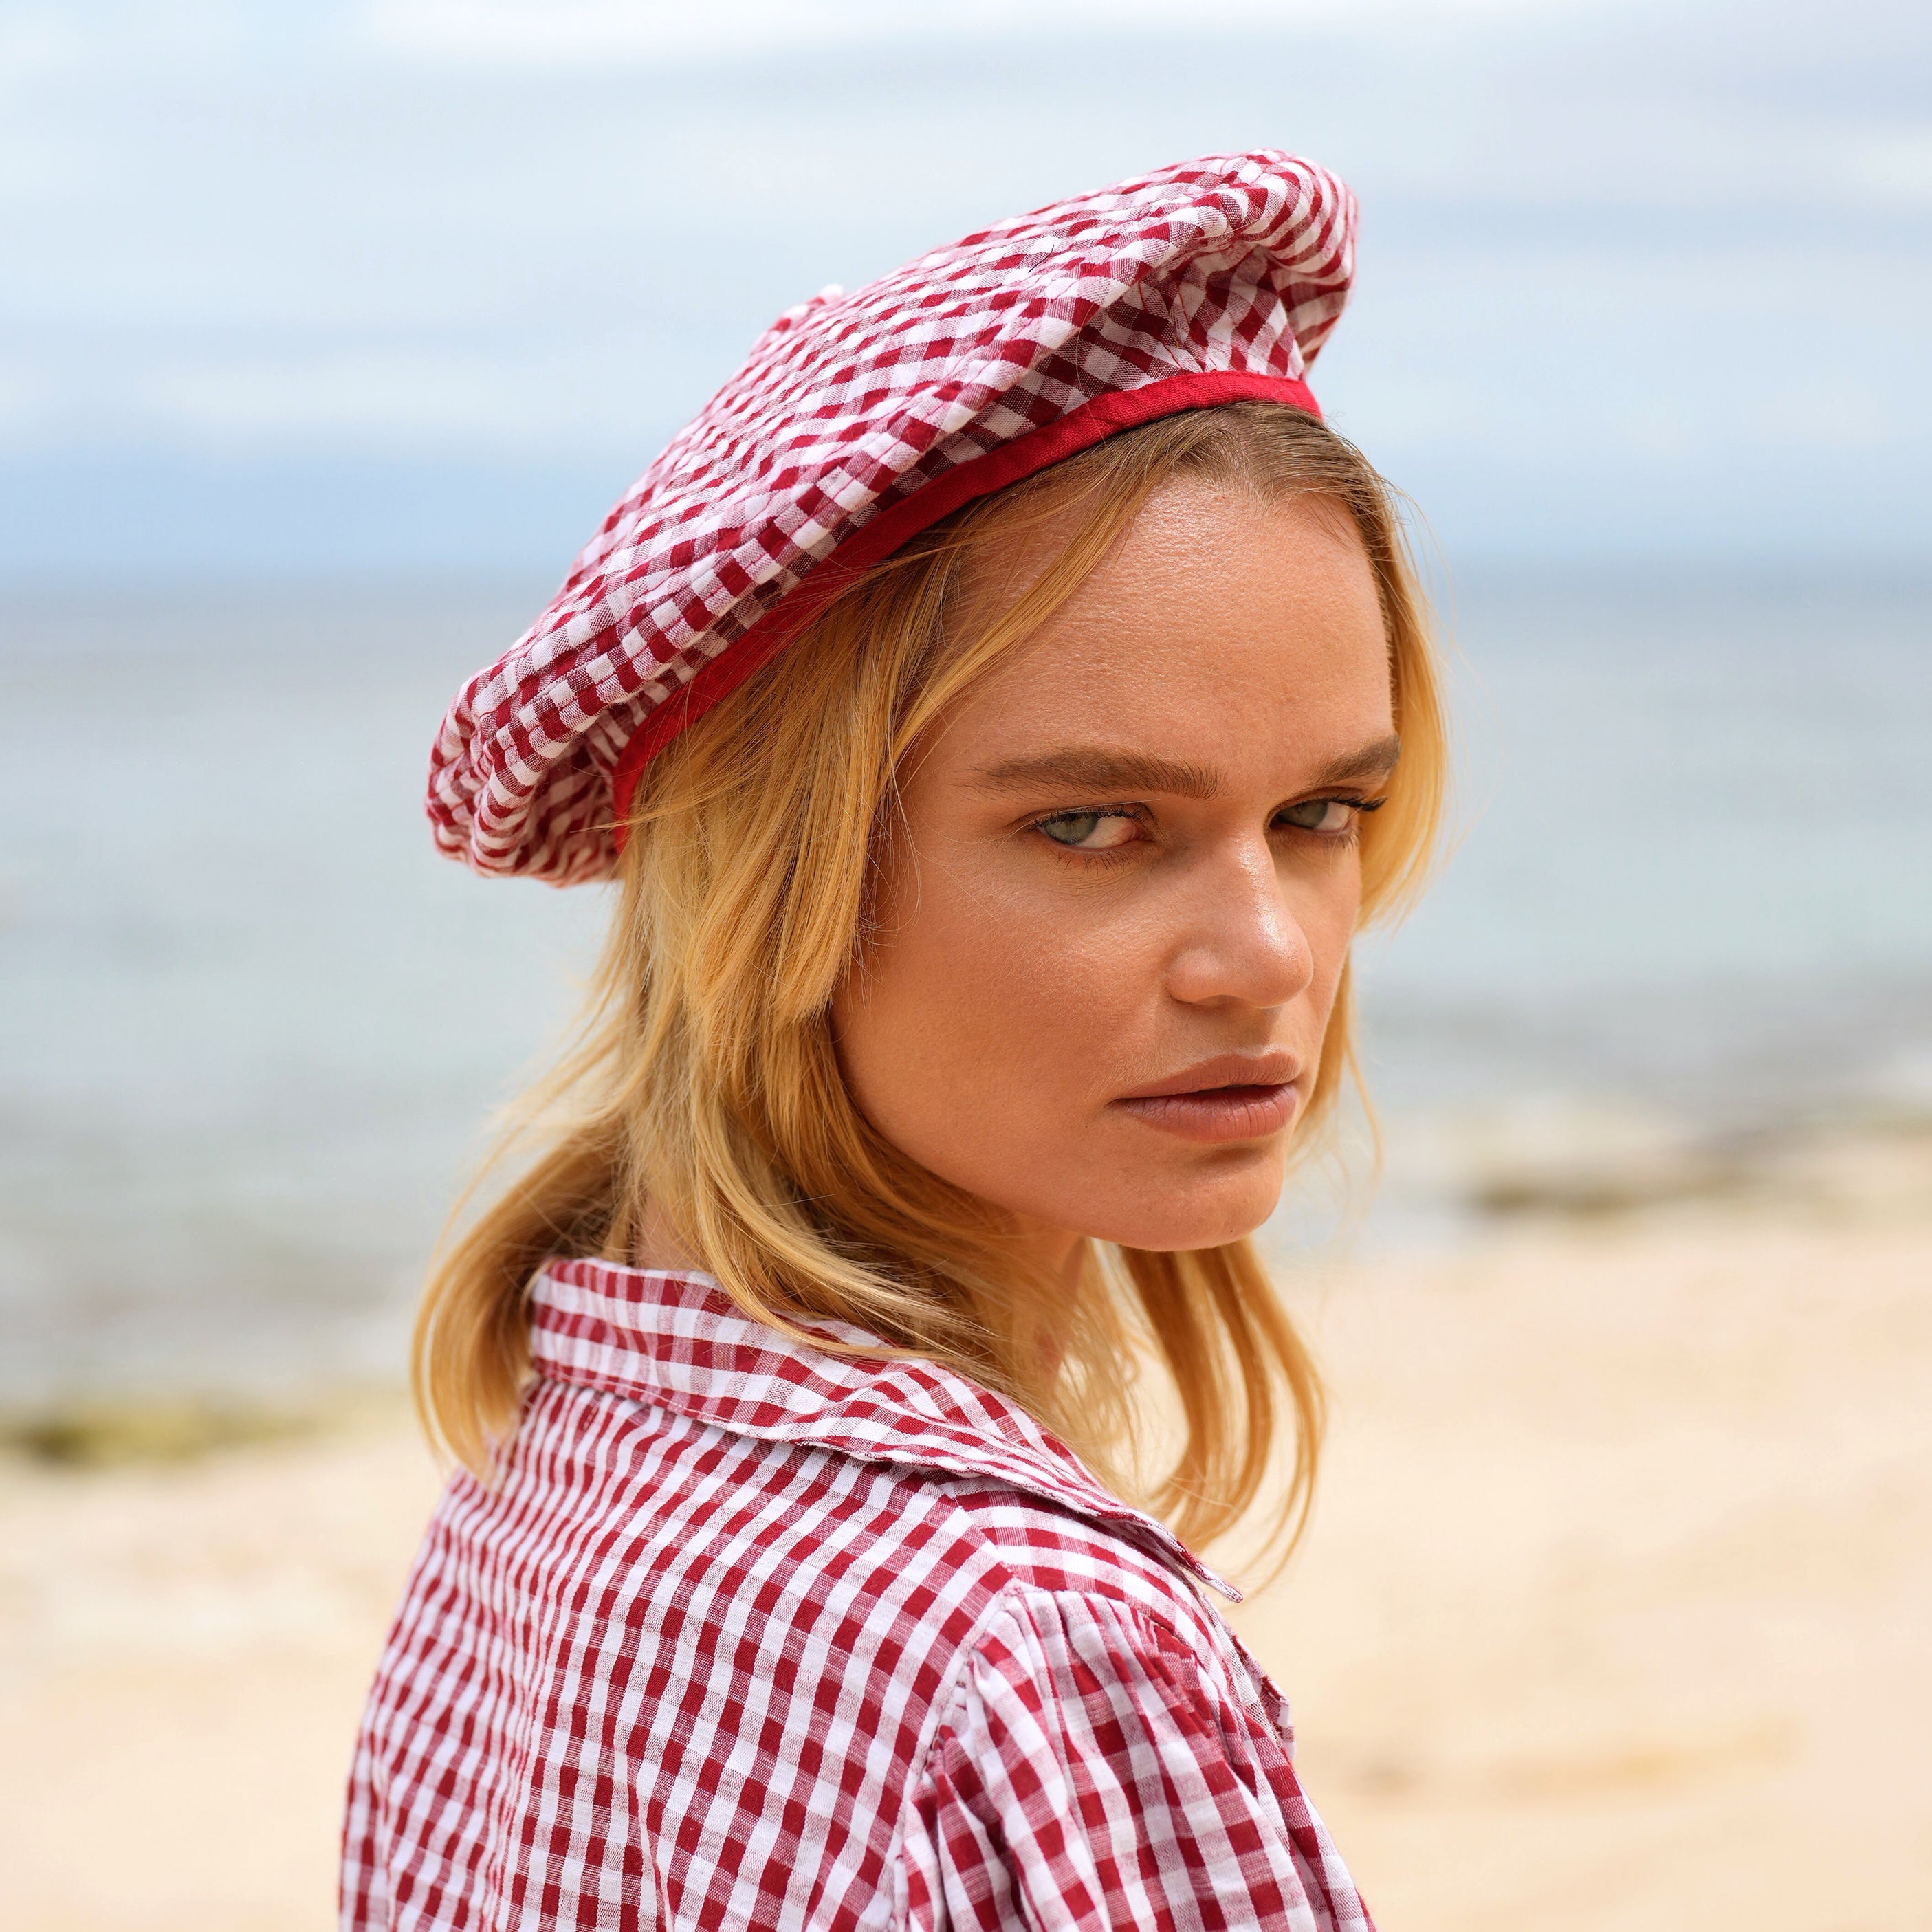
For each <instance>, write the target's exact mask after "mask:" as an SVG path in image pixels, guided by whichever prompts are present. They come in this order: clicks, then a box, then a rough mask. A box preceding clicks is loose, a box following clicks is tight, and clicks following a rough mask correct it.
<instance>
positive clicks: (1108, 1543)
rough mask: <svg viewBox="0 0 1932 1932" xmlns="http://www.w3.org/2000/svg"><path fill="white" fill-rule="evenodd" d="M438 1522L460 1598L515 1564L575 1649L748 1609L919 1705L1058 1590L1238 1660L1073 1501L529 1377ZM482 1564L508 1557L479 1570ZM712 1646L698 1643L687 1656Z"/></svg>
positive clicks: (1129, 1540) (723, 1620)
mask: <svg viewBox="0 0 1932 1932" xmlns="http://www.w3.org/2000/svg"><path fill="white" fill-rule="evenodd" d="M438 1532H439V1536H438V1540H440V1541H442V1542H443V1544H445V1546H446V1549H447V1550H448V1552H449V1556H450V1557H451V1558H452V1559H454V1562H453V1565H452V1567H453V1568H456V1569H458V1570H461V1571H467V1572H469V1574H472V1576H473V1577H474V1578H475V1582H476V1583H477V1585H478V1586H479V1587H478V1590H477V1592H476V1593H475V1601H477V1602H478V1606H479V1607H481V1604H483V1603H484V1601H503V1598H502V1594H501V1589H500V1584H501V1583H511V1582H513V1583H514V1589H515V1592H516V1594H517V1597H518V1598H520V1599H523V1600H524V1601H530V1600H532V1599H534V1600H535V1601H538V1602H546V1603H547V1604H549V1605H550V1606H552V1607H553V1610H554V1613H556V1614H559V1615H560V1616H562V1617H563V1618H565V1619H568V1620H569V1621H570V1622H572V1623H574V1624H575V1625H577V1630H578V1635H579V1640H580V1643H579V1647H578V1651H577V1654H578V1655H579V1656H580V1658H583V1659H584V1661H586V1662H588V1661H589V1653H590V1652H593V1651H595V1649H598V1648H601V1647H606V1646H622V1647H623V1648H625V1649H627V1650H629V1649H634V1648H635V1646H636V1645H637V1640H638V1639H639V1637H640V1636H648V1635H653V1634H663V1633H664V1626H665V1624H666V1621H667V1619H675V1620H676V1624H677V1626H678V1628H679V1631H681V1632H683V1633H687V1634H688V1633H689V1632H690V1631H692V1630H694V1629H707V1630H709V1631H712V1632H714V1633H715V1634H718V1636H720V1637H721V1636H722V1635H723V1634H724V1633H725V1632H726V1631H743V1630H745V1629H748V1628H753V1627H754V1624H755V1627H756V1628H757V1629H759V1630H760V1631H764V1632H766V1633H767V1634H768V1635H767V1640H766V1646H765V1647H766V1648H768V1649H772V1650H773V1651H775V1652H778V1653H780V1654H782V1655H787V1656H788V1657H789V1658H790V1660H791V1661H793V1662H794V1663H796V1664H797V1665H798V1666H799V1667H800V1668H809V1667H813V1665H814V1662H815V1661H816V1660H817V1652H818V1649H819V1647H820V1646H821V1645H823V1644H827V1643H834V1642H835V1643H836V1644H837V1645H838V1647H839V1648H840V1649H841V1650H843V1651H844V1652H845V1653H846V1654H847V1656H849V1657H850V1658H853V1659H854V1660H855V1661H856V1659H858V1658H864V1659H865V1661H866V1663H867V1664H868V1667H869V1668H870V1669H871V1670H872V1671H873V1672H874V1673H878V1674H879V1675H880V1676H883V1678H885V1679H888V1680H889V1681H890V1682H891V1684H892V1691H893V1694H895V1696H897V1697H900V1698H901V1699H904V1698H910V1699H911V1700H913V1702H914V1703H927V1702H928V1701H929V1700H938V1699H939V1698H941V1697H944V1695H946V1694H947V1687H948V1685H949V1684H950V1681H951V1680H952V1679H953V1678H954V1677H955V1676H956V1673H957V1670H958V1668H959V1662H960V1660H961V1659H962V1658H963V1657H964V1655H965V1654H966V1653H967V1652H969V1651H971V1649H973V1648H974V1646H976V1645H977V1644H978V1643H980V1641H981V1640H982V1638H983V1637H984V1636H985V1635H986V1633H987V1632H988V1631H990V1630H992V1629H993V1628H994V1627H995V1626H996V1625H998V1623H999V1622H1000V1621H1001V1619H1002V1618H1003V1617H1005V1616H1009V1615H1010V1613H1011V1607H1012V1606H1013V1605H1014V1604H1020V1603H1025V1602H1029V1601H1036V1600H1038V1601H1049V1600H1056V1599H1065V1600H1068V1601H1083V1600H1084V1601H1088V1602H1090V1603H1091V1604H1093V1605H1094V1607H1095V1613H1096V1614H1098V1613H1099V1610H1100V1607H1102V1606H1111V1607H1112V1625H1111V1627H1112V1628H1114V1629H1115V1630H1116V1631H1121V1632H1125V1631H1129V1630H1135V1631H1145V1632H1149V1633H1152V1632H1154V1631H1160V1632H1162V1633H1164V1635H1163V1637H1162V1639H1161V1641H1162V1642H1163V1643H1169V1644H1178V1645H1179V1646H1182V1647H1183V1648H1184V1649H1186V1650H1187V1652H1189V1653H1190V1655H1193V1656H1194V1657H1195V1658H1196V1659H1197V1660H1198V1661H1199V1665H1200V1667H1202V1668H1203V1669H1207V1670H1213V1671H1215V1672H1217V1673H1224V1674H1225V1673H1226V1672H1228V1671H1229V1670H1230V1669H1231V1668H1238V1664H1237V1661H1236V1653H1235V1651H1234V1649H1233V1646H1232V1638H1231V1637H1230V1636H1229V1634H1228V1632H1227V1629H1226V1625H1224V1624H1223V1622H1221V1620H1220V1618H1219V1617H1218V1616H1217V1615H1215V1613H1214V1612H1213V1611H1212V1610H1210V1609H1209V1608H1208V1606H1207V1605H1206V1604H1205V1603H1203V1602H1202V1600H1201V1598H1200V1597H1199V1595H1198V1594H1197V1592H1196V1586H1194V1584H1193V1582H1192V1581H1191V1580H1190V1579H1189V1578H1188V1577H1187V1576H1185V1575H1184V1574H1182V1573H1181V1571H1180V1570H1179V1569H1178V1568H1177V1567H1176V1566H1175V1564H1174V1562H1172V1560H1171V1559H1169V1558H1168V1557H1167V1556H1166V1555H1164V1554H1163V1553H1161V1552H1160V1551H1159V1550H1156V1549H1154V1548H1153V1547H1149V1546H1148V1545H1147V1544H1143V1543H1142V1542H1141V1541H1137V1540H1136V1538H1134V1537H1133V1535H1130V1534H1125V1533H1123V1532H1121V1529H1118V1528H1117V1527H1116V1526H1112V1525H1110V1524H1109V1523H1104V1522H1100V1521H1097V1520H1094V1518H1092V1517H1090V1516H1088V1515H1086V1514H1082V1513H1081V1512H1080V1511H1078V1510H1077V1509H1075V1508H1070V1507H1067V1506H1065V1505H1062V1504H1061V1503H1059V1502H1056V1501H1055V1500H1053V1499H1050V1498H1047V1497H1043V1496H1040V1495H1038V1494H1036V1493H1031V1492H1030V1491H1028V1490H1026V1489H1025V1488H1023V1487H1019V1486H1018V1485H1016V1484H1013V1483H1010V1482H1007V1481H1002V1480H1001V1479H1000V1478H998V1477H995V1476H989V1475H983V1474H968V1473H962V1472H957V1471H950V1470H947V1469H941V1468H932V1467H926V1466H918V1465H912V1466H907V1465H902V1464H898V1463H892V1462H889V1461H886V1460H880V1459H875V1458H868V1457H862V1456H856V1455H853V1454H849V1453H847V1452H845V1451H841V1450H839V1449H836V1448H824V1447H820V1446H814V1445H809V1444H802V1443H799V1442H788V1441H787V1442H772V1441H769V1440H763V1439H759V1438H757V1437H755V1436H749V1435H746V1434H743V1433H736V1432H734V1431H732V1430H728V1429H725V1428H723V1427H719V1426H718V1425H716V1424H710V1423H706V1422H702V1421H693V1420H691V1419H690V1418H685V1417H682V1416H680V1415H677V1414H676V1413H674V1412H670V1411H667V1410H665V1409H661V1408H657V1407H654V1406H651V1405H649V1404H647V1403H640V1402H637V1401H634V1400H629V1399H628V1398H625V1397H619V1396H616V1395H613V1394H610V1393H609V1392H607V1391H598V1390H595V1389H590V1388H583V1387H574V1386H570V1385H563V1384H556V1383H550V1384H544V1385H540V1386H539V1388H538V1391H536V1392H535V1394H534V1395H533V1397H532V1401H531V1404H530V1406H529V1410H528V1412H527V1413H526V1418H525V1421H524V1425H523V1428H522V1429H521V1430H520V1432H519V1434H518V1436H517V1440H516V1442H515V1443H514V1445H513V1447H512V1449H511V1453H510V1454H509V1456H508V1458H507V1460H506V1463H505V1467H504V1469H503V1470H502V1473H501V1475H500V1478H499V1481H497V1482H496V1484H494V1485H493V1487H487V1488H486V1487H484V1486H482V1485H481V1484H475V1483H474V1482H471V1481H468V1480H467V1479H465V1478H458V1481H457V1482H456V1483H455V1484H454V1485H452V1490H451V1491H450V1493H449V1496H448V1497H447V1498H446V1501H445V1504H444V1508H443V1512H442V1516H441V1520H440V1523H439V1526H438ZM506 1566H507V1568H506ZM507 1569H514V1579H512V1578H511V1577H510V1576H509V1575H508V1574H507ZM484 1571H505V1574H502V1576H501V1577H499V1579H497V1580H496V1586H492V1585H491V1584H490V1583H488V1582H487V1581H486V1580H485V1578H484V1574H483V1572H484ZM748 1620H754V1622H748ZM681 1647H682V1645H681V1644H680V1648H681ZM727 1661H728V1653H722V1654H721V1653H718V1652H715V1651H714V1652H713V1654H712V1656H711V1658H709V1660H708V1661H707V1664H706V1667H707V1668H709V1669H713V1670H715V1669H717V1668H718V1667H720V1666H721V1664H724V1663H725V1662H727ZM1244 1674H1245V1673H1244Z"/></svg>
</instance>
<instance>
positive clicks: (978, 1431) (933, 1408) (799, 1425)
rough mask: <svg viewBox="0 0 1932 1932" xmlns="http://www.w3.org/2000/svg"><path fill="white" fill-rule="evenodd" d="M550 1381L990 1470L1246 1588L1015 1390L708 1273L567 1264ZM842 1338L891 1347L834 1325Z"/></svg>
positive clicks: (538, 1319) (906, 1458) (553, 1317)
mask: <svg viewBox="0 0 1932 1932" xmlns="http://www.w3.org/2000/svg"><path fill="white" fill-rule="evenodd" d="M530 1302H531V1309H532V1320H531V1335H530V1350H531V1354H532V1358H533V1359H534V1361H535V1364H536V1365H537V1367H538V1371H539V1373H542V1374H544V1375H546V1376H551V1377H553V1378H554V1379H556V1380H558V1381H561V1382H580V1383H583V1384H586V1385H589V1386H590V1387H592V1388H603V1389H608V1390H610V1391H612V1392H613V1393H614V1394H619V1395H625V1396H628V1397H631V1398H632V1399H633V1400H636V1401H639V1402H646V1403H652V1404H654V1405H655V1406H657V1407H658V1408H661V1409H670V1410H673V1411H674V1412H676V1413H677V1414H679V1415H686V1416H688V1417H690V1418H692V1420H694V1421H699V1422H706V1423H711V1424H715V1425H716V1426H717V1427H719V1428H721V1429H727V1430H731V1431H732V1432H733V1433H734V1434H736V1435H739V1436H756V1437H759V1438H760V1439H763V1440H766V1441H768V1442H796V1443H800V1444H804V1445H810V1446H811V1447H813V1448H823V1449H832V1450H836V1451H838V1452H840V1453H841V1454H844V1455H847V1456H854V1457H862V1458H864V1459H865V1460H868V1461H871V1462H878V1463H895V1464H897V1465H899V1466H903V1467H906V1468H910V1469H937V1470H941V1471H944V1472H947V1473H949V1474H953V1475H972V1476H989V1477H992V1478H994V1479H995V1481H999V1482H1001V1483H1004V1484H1008V1485H1009V1486H1010V1487H1012V1488H1013V1489H1016V1490H1024V1491H1025V1492H1026V1493H1028V1494H1030V1495H1032V1496H1038V1497H1040V1498H1042V1499H1043V1500H1045V1501H1046V1502H1050V1503H1052V1504H1055V1505H1058V1507H1060V1508H1063V1509H1067V1510H1071V1511H1075V1512H1076V1513H1077V1514H1079V1515H1081V1516H1083V1517H1088V1518H1090V1519H1091V1520H1094V1521H1095V1522H1097V1523H1104V1524H1106V1526H1107V1527H1108V1528H1109V1529H1111V1530H1112V1531H1113V1532H1115V1534H1117V1535H1124V1536H1127V1537H1128V1538H1130V1539H1132V1540H1133V1541H1135V1542H1136V1543H1138V1544H1141V1545H1142V1546H1143V1547H1145V1548H1147V1549H1148V1550H1150V1551H1151V1552H1152V1553H1154V1554H1155V1555H1157V1556H1160V1557H1161V1558H1162V1559H1164V1560H1166V1562H1169V1563H1171V1564H1173V1565H1175V1566H1176V1567H1177V1568H1180V1569H1181V1570H1182V1571H1184V1572H1185V1573H1186V1574H1187V1575H1188V1576H1190V1577H1193V1578H1195V1579H1196V1580H1198V1581H1199V1582H1201V1583H1205V1584H1206V1585H1208V1587H1209V1588H1210V1589H1214V1590H1217V1591H1218V1592H1220V1594H1221V1595H1223V1596H1224V1597H1226V1598H1229V1600H1230V1601H1234V1602H1239V1601H1240V1600H1241V1593H1240V1592H1238V1590H1236V1589H1234V1588H1233V1587H1232V1586H1231V1585H1229V1584H1228V1583H1226V1582H1224V1581H1223V1580H1222V1579H1221V1578H1220V1577H1217V1575H1216V1574H1214V1571H1211V1570H1210V1569H1208V1567H1207V1566H1206V1565H1205V1564H1203V1563H1202V1562H1201V1561H1200V1559H1199V1558H1198V1557H1196V1556H1195V1555H1194V1554H1193V1552H1192V1551H1191V1550H1189V1549H1188V1548H1187V1546H1186V1545H1185V1544H1183V1543H1182V1542H1181V1540H1180V1538H1178V1537H1177V1536H1176V1535H1175V1534H1174V1532H1172V1530H1171V1529H1169V1528H1168V1527H1167V1526H1166V1524H1164V1523H1160V1522H1159V1521H1158V1520H1156V1519H1155V1518H1154V1517H1151V1516H1148V1515H1147V1514H1145V1512H1144V1511H1140V1510H1136V1509H1133V1508H1130V1507H1129V1506H1128V1505H1127V1504H1125V1503H1124V1502H1121V1499H1119V1498H1118V1496H1114V1495H1113V1494H1112V1493H1110V1492H1109V1490H1106V1488H1104V1487H1103V1486H1102V1485H1101V1484H1100V1482H1099V1481H1097V1480H1096V1479H1095V1478H1094V1475H1092V1473H1091V1472H1090V1471H1089V1470H1088V1469H1087V1467H1086V1466H1085V1464H1084V1463H1082V1462H1081V1460H1080V1459H1079V1457H1077V1456H1076V1455H1075V1454H1073V1451H1072V1450H1070V1449H1069V1448H1067V1446H1066V1445H1064V1443H1061V1442H1057V1441H1056V1440H1055V1439H1054V1438H1053V1437H1052V1436H1049V1434H1048V1433H1046V1430H1043V1429H1042V1428H1041V1427H1040V1425H1039V1424H1038V1423H1037V1422H1035V1421H1034V1419H1033V1418H1031V1416H1030V1415H1028V1414H1027V1413H1026V1412H1025V1410H1023V1409H1020V1408H1019V1407H1018V1406H1016V1404H1014V1403H1011V1402H1009V1401H1007V1400H1006V1399H1005V1398H1004V1397H1001V1396H998V1395H995V1394H992V1392H991V1391H989V1390H986V1389H983V1388H979V1387H978V1386H977V1385H975V1384H974V1383H972V1382H969V1381H968V1380H967V1379H966V1378H965V1376H962V1375H959V1374H957V1373H955V1372H954V1371H953V1370H950V1369H946V1368H942V1367H940V1366H939V1365H938V1364H937V1363H934V1362H928V1361H893V1360H889V1359H880V1358H877V1357H870V1358H868V1357H865V1356H848V1355H832V1354H829V1353H828V1352H823V1351H820V1350H819V1349H812V1348H809V1347H807V1346H805V1345H803V1344H802V1343H795V1342H793V1341H792V1340H790V1337H787V1336H784V1335H781V1334H779V1333H778V1331H777V1330H775V1329H773V1328H767V1327H766V1325H764V1324H763V1323H762V1322H754V1321H752V1320H751V1319H750V1318H749V1317H748V1316H745V1315H743V1314H742V1313H739V1310H738V1309H737V1308H736V1306H735V1305H734V1304H733V1303H732V1301H730V1298H728V1297H727V1295H726V1294H725V1293H724V1290H723V1289H721V1287H720V1286H718V1283H716V1282H715V1281H714V1280H712V1278H711V1277H709V1275H703V1274H683V1273H677V1274H672V1273H667V1272H664V1271H659V1270H657V1269H655V1268H622V1267H619V1265H616V1263H615V1262H598V1261H553V1262H548V1263H547V1264H546V1265H545V1266H544V1268H542V1269H541V1271H539V1272H538V1275H537V1277H536V1279H535V1281H534V1282H533V1283H532V1285H531V1290H530ZM812 1328H813V1331H814V1333H816V1334H822V1335H823V1336H824V1337H825V1338H826V1340H828V1341H836V1342H841V1343H847V1344H856V1346H859V1347H863V1346H865V1345H866V1344H867V1343H873V1345H874V1346H877V1343H876V1341H875V1339H874V1337H871V1336H869V1335H868V1334H865V1332H864V1331H862V1330H860V1329H857V1328H849V1327H847V1326H846V1325H844V1324H843V1323H840V1322H815V1323H814V1324H813V1325H812Z"/></svg>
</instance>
